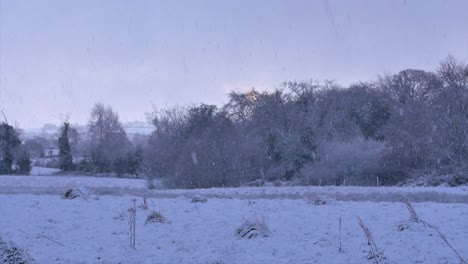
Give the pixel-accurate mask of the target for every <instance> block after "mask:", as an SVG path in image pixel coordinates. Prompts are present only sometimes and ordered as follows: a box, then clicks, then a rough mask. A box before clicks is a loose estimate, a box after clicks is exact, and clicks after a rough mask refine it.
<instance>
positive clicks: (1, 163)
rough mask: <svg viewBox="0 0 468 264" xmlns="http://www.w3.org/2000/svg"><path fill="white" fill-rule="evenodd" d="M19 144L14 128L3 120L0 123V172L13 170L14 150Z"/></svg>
mask: <svg viewBox="0 0 468 264" xmlns="http://www.w3.org/2000/svg"><path fill="white" fill-rule="evenodd" d="M20 144H21V141H20V140H19V138H18V135H17V133H16V131H15V129H14V128H13V127H12V126H10V125H9V124H7V123H6V122H3V123H2V124H1V125H0V155H1V160H0V174H10V173H12V172H13V169H12V165H13V161H14V156H13V153H14V150H15V149H16V147H18V146H19V145H20Z"/></svg>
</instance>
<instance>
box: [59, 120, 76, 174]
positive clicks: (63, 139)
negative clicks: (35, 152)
mask: <svg viewBox="0 0 468 264" xmlns="http://www.w3.org/2000/svg"><path fill="white" fill-rule="evenodd" d="M69 128H70V124H69V123H68V122H64V123H63V126H62V128H61V135H60V137H59V140H58V146H59V151H60V152H59V161H60V169H62V170H64V171H69V170H72V169H73V157H72V153H71V148H70V141H69V139H68V130H69Z"/></svg>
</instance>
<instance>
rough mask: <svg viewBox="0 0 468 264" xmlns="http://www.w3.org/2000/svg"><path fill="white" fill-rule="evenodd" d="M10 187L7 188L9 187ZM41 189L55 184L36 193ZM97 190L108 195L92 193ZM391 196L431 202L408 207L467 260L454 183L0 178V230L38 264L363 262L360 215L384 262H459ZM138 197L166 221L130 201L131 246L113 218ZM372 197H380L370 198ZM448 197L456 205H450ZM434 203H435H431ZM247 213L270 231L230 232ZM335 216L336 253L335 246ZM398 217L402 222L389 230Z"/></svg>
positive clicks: (464, 213)
mask: <svg viewBox="0 0 468 264" xmlns="http://www.w3.org/2000/svg"><path fill="white" fill-rule="evenodd" d="M18 178H20V179H18ZM107 180H109V181H107ZM54 186H55V187H56V188H54ZM68 187H86V188H88V189H89V190H90V191H91V192H92V193H94V194H95V195H91V196H90V197H88V198H87V199H81V198H76V199H74V200H65V199H62V198H61V196H59V195H56V194H61V193H59V191H60V192H61V191H63V190H65V189H66V188H68ZM11 188H13V189H15V188H16V191H15V192H9V191H8V190H9V189H11ZM102 188H108V189H102ZM46 189H57V190H59V191H50V194H52V195H50V194H44V193H43V191H44V190H46ZM37 190H39V191H37ZM103 190H106V191H107V192H108V194H111V195H104V194H103V193H99V191H103ZM139 192H142V193H139ZM31 193H32V194H31ZM37 193H41V195H37ZM399 193H403V194H405V195H407V196H411V195H412V197H413V198H417V197H419V199H420V200H424V201H425V200H429V201H431V200H433V201H431V202H419V203H414V204H413V205H414V207H415V209H416V211H417V213H418V214H419V217H420V218H421V219H424V220H425V221H427V222H429V223H431V224H433V225H435V226H437V227H438V228H439V230H440V231H441V232H442V233H443V234H445V235H446V236H447V238H448V241H449V242H450V243H451V244H452V245H453V246H454V248H455V249H456V250H457V251H458V252H459V253H460V254H461V256H463V257H465V259H466V258H468V247H467V246H466V245H468V221H467V220H468V202H467V195H468V191H467V190H466V189H463V188H455V189H449V188H439V189H437V188H429V189H427V188H402V189H398V188H378V189H377V188H357V187H346V188H337V187H333V188H332V187H322V188H319V187H317V188H305V187H283V188H277V189H275V188H274V187H271V188H239V189H235V188H228V189H207V190H153V191H146V190H144V181H142V180H132V179H109V178H104V179H103V178H86V177H67V176H60V177H59V176H53V177H39V176H37V177H35V176H22V177H21V176H0V236H1V237H2V238H3V239H6V240H9V241H13V242H14V243H15V244H16V245H18V246H19V247H21V248H23V249H25V250H26V251H27V252H28V253H29V255H30V256H31V257H33V258H35V259H36V261H37V262H38V263H47V264H48V263H203V264H205V263H225V264H228V263H372V260H368V259H367V252H368V245H367V242H366V240H365V237H364V234H363V232H362V230H361V229H360V227H359V226H358V223H357V216H360V217H361V218H362V220H363V221H364V223H365V224H366V225H367V226H368V227H369V229H370V230H371V232H372V234H373V236H374V239H375V242H376V244H377V246H378V247H379V249H380V250H382V251H383V252H384V255H385V256H386V257H387V260H388V262H389V263H459V261H458V260H457V258H456V255H455V253H453V251H451V249H450V248H449V247H448V246H447V245H446V244H445V243H444V241H443V240H442V239H441V238H440V237H439V235H438V233H437V232H436V231H435V230H433V229H431V228H430V227H427V226H424V225H422V224H418V223H409V222H408V221H407V220H408V219H409V213H408V211H407V210H406V208H405V205H404V204H402V203H400V202H388V201H392V200H393V199H394V198H395V199H396V198H397V195H398V194H399ZM147 194H151V195H148V196H147V197H150V198H148V199H147V201H148V204H149V207H150V209H154V210H156V211H159V212H161V213H162V214H163V215H164V216H165V217H166V219H167V221H168V223H164V224H160V223H155V224H147V225H145V223H144V222H145V219H146V216H147V215H148V214H149V210H143V209H141V208H138V209H137V214H136V218H137V226H136V250H133V249H131V248H130V246H129V231H128V229H129V228H128V222H127V218H126V217H123V218H119V216H122V215H125V214H126V212H127V211H126V210H127V209H128V208H129V207H130V205H131V200H132V199H133V198H135V197H136V196H138V197H136V198H137V204H138V205H139V204H141V203H142V200H143V199H142V198H141V197H142V196H146V195H147ZM194 195H203V196H204V197H208V202H207V203H197V204H194V203H191V202H190V199H189V198H188V197H192V196H194ZM358 195H361V196H359V197H358V198H359V199H356V197H357V196H358ZM373 195H374V196H378V195H380V198H377V199H376V198H373V197H372V196H373ZM444 195H445V196H444ZM325 196H326V197H325ZM314 197H322V198H323V197H325V198H324V199H325V200H326V201H327V203H326V204H325V205H314V203H310V202H309V200H310V199H311V198H314ZM444 197H445V198H444ZM333 198H339V201H336V200H334V199H333ZM364 198H365V199H364ZM384 198H385V199H384ZM455 198H456V199H455ZM248 199H250V200H248ZM380 199H381V200H388V201H386V202H371V201H373V200H380ZM454 199H455V200H456V201H458V200H460V201H459V203H453V201H455V200H454ZM457 199H458V200H457ZM353 200H360V201H359V202H357V201H353ZM438 200H440V202H443V203H438V202H434V201H438ZM252 210H255V211H257V213H258V214H260V215H262V216H264V217H266V219H267V224H268V226H269V227H270V229H271V233H272V234H271V236H270V237H266V238H263V237H258V238H255V239H250V240H249V239H240V238H237V237H236V236H235V234H234V233H235V229H236V228H237V227H239V226H240V225H241V224H242V221H243V219H244V218H248V217H249V216H251V215H252ZM340 216H341V217H342V235H341V236H342V244H343V249H344V252H343V253H340V252H339V251H338V248H339V218H340ZM400 224H406V225H407V226H408V227H409V229H406V230H403V231H398V226H399V225H400Z"/></svg>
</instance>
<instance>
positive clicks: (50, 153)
mask: <svg viewBox="0 0 468 264" xmlns="http://www.w3.org/2000/svg"><path fill="white" fill-rule="evenodd" d="M59 152H60V150H59V149H58V148H48V149H46V151H45V158H58V156H59Z"/></svg>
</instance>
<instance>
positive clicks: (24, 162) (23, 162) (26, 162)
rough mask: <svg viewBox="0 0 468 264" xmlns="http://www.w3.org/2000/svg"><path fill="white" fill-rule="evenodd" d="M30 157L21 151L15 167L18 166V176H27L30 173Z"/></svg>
mask: <svg viewBox="0 0 468 264" xmlns="http://www.w3.org/2000/svg"><path fill="white" fill-rule="evenodd" d="M31 163H32V161H31V157H30V155H29V153H28V152H27V151H21V153H20V155H19V157H18V158H17V160H16V165H18V171H17V172H18V173H20V174H29V172H31Z"/></svg>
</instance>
